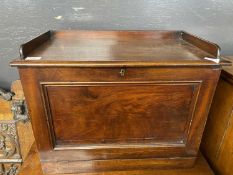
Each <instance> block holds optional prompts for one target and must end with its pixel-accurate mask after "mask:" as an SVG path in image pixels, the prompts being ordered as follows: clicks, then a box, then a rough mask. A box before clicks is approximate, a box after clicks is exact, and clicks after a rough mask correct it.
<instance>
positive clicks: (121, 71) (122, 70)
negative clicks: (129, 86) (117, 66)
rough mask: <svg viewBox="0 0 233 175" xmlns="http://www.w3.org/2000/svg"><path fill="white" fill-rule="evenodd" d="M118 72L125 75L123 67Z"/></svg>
mask: <svg viewBox="0 0 233 175" xmlns="http://www.w3.org/2000/svg"><path fill="white" fill-rule="evenodd" d="M119 73H120V75H121V76H122V77H123V76H125V69H121V70H120V72H119Z"/></svg>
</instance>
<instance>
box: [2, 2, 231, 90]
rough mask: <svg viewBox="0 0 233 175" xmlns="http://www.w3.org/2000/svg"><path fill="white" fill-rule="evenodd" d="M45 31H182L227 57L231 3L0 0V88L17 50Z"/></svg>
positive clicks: (11, 74) (9, 77)
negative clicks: (216, 46)
mask: <svg viewBox="0 0 233 175" xmlns="http://www.w3.org/2000/svg"><path fill="white" fill-rule="evenodd" d="M49 29H114V30H115V29H121V30H126V29H146V30H147V29H183V30H186V31H188V32H191V33H193V34H196V35H198V36H201V37H203V38H206V39H208V40H210V41H213V42H216V43H218V44H219V45H220V46H221V47H222V54H225V55H233V0H66V1H65V0H0V87H4V88H6V89H8V88H9V87H10V83H11V82H12V81H13V80H16V79H17V78H18V74H17V71H16V69H15V68H10V67H9V66H8V64H9V62H10V61H11V60H12V59H14V58H17V57H18V56H19V54H18V50H19V45H20V44H21V43H23V42H25V41H27V40H29V39H32V38H33V37H35V36H37V35H38V34H41V33H43V32H45V31H47V30H49Z"/></svg>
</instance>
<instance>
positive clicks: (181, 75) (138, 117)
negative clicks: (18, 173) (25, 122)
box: [11, 31, 229, 173]
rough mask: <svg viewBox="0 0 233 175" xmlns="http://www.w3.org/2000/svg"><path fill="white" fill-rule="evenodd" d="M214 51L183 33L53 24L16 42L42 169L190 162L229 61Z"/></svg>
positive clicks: (56, 170) (66, 170)
mask: <svg viewBox="0 0 233 175" xmlns="http://www.w3.org/2000/svg"><path fill="white" fill-rule="evenodd" d="M218 49H219V48H218V46H217V45H215V44H212V43H210V42H207V41H205V40H202V39H200V38H197V37H195V36H192V35H190V34H187V33H185V32H179V31H177V32H174V31H98V32H97V31H96V32H94V31H63V32H59V31H57V32H47V33H45V34H43V35H41V36H39V37H38V38H36V39H34V40H32V41H30V42H28V43H26V44H24V45H22V47H21V57H22V58H21V60H15V61H13V62H12V63H11V65H12V66H17V67H18V69H19V73H20V78H21V81H22V85H23V89H24V93H25V97H26V100H27V104H28V109H29V113H30V116H31V120H32V126H33V131H34V134H35V139H36V142H37V147H38V149H39V153H40V158H41V163H42V168H43V171H44V172H46V173H79V172H96V171H112V170H133V169H148V168H157V167H166V168H167V167H191V166H193V164H194V162H195V159H196V157H197V154H198V150H199V145H200V140H201V137H202V132H203V130H204V126H205V122H206V119H207V114H208V110H209V107H210V104H211V100H212V97H213V94H214V91H215V87H216V84H217V81H218V78H219V75H220V71H221V66H222V65H228V64H229V62H228V61H224V60H222V59H220V58H219V55H218V53H219V50H218ZM209 58H213V60H214V61H210V60H209ZM215 60H217V61H215Z"/></svg>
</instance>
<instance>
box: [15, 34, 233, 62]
mask: <svg viewBox="0 0 233 175" xmlns="http://www.w3.org/2000/svg"><path fill="white" fill-rule="evenodd" d="M218 50H219V47H218V46H217V45H216V44H213V43H210V42H208V41H205V40H202V39H200V38H197V37H195V36H192V35H190V34H188V33H186V32H183V31H51V32H47V33H45V34H44V35H41V36H40V37H38V38H36V39H34V40H32V41H30V42H28V43H26V44H24V45H22V49H21V55H22V58H23V59H25V60H26V61H24V62H21V61H14V62H12V63H11V64H12V65H18V66H19V65H30V66H33V65H34V66H35V65H37V66H38V65H41V66H42V65H50V66H55V65H60V66H61V65H62V66H65V65H71V64H72V66H75V65H76V66H85V65H89V66H90V65H92V66H100V65H101V66H104V65H105V66H110V65H111V66H114V65H123V64H124V65H127V66H142V65H144V66H151V65H157V66H162V65H163V66H167V65H183V66H185V65H192V66H193V65H198V66H201V65H203V66H206V65H219V64H218V63H215V62H213V61H209V60H205V59H204V58H205V57H207V58H214V59H215V58H217V57H218ZM38 58H40V59H38ZM30 59H32V60H30ZM33 59H36V60H33ZM37 59H38V60H37ZM138 62H142V63H143V64H142V63H140V64H138ZM220 64H228V62H227V61H224V60H222V61H221V62H220Z"/></svg>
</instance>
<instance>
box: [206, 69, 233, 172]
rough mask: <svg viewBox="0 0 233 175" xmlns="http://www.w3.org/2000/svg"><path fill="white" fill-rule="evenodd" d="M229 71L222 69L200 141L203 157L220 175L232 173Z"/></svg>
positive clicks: (232, 117)
mask: <svg viewBox="0 0 233 175" xmlns="http://www.w3.org/2000/svg"><path fill="white" fill-rule="evenodd" d="M230 69H231V70H230ZM230 69H225V68H224V71H223V72H222V74H221V79H220V80H219V83H218V86H217V90H216V93H215V96H214V99H213V103H212V106H211V110H210V114H209V118H208V121H207V125H206V130H205V133H204V136H203V141H202V150H203V152H204V154H205V156H206V157H207V159H208V161H209V162H210V163H211V165H212V167H213V169H214V170H215V171H216V172H217V173H218V174H222V175H228V174H231V173H232V172H233V167H232V162H233V155H232V152H233V143H232V137H233V112H232V111H233V84H232V82H233V74H231V72H232V67H231V68H230ZM227 74H229V75H228V76H226V75H227Z"/></svg>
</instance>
